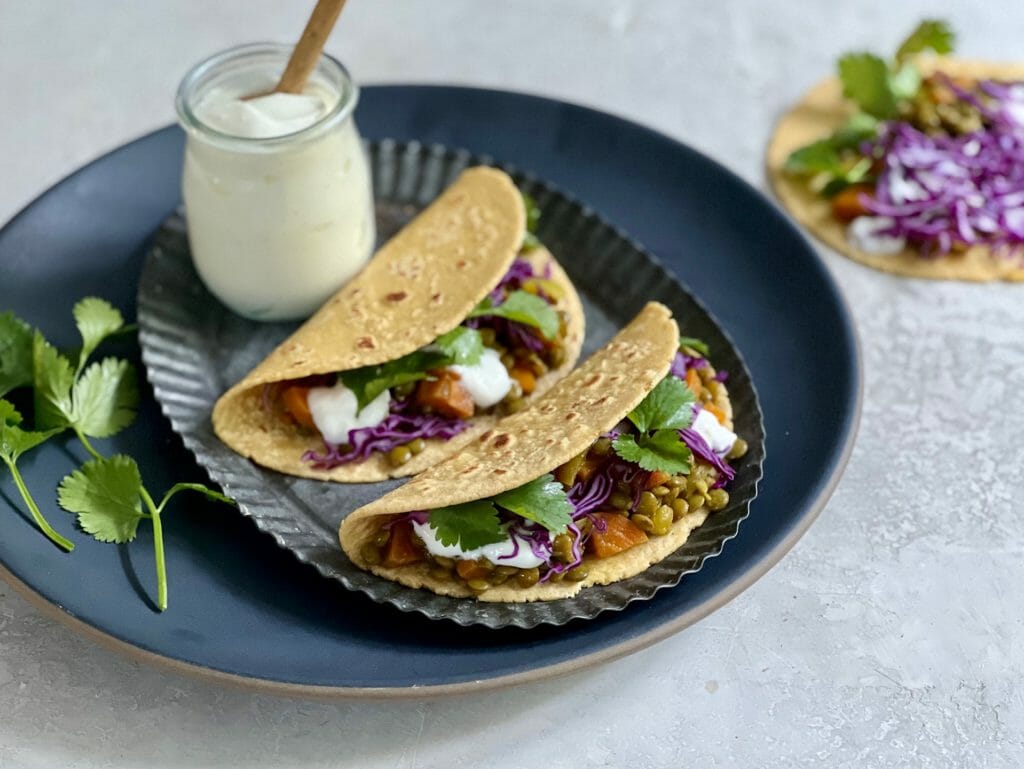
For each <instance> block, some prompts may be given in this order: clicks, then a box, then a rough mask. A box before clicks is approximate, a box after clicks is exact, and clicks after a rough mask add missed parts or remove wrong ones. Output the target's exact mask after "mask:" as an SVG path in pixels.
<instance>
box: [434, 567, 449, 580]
mask: <svg viewBox="0 0 1024 769" xmlns="http://www.w3.org/2000/svg"><path fill="white" fill-rule="evenodd" d="M430 576H431V577H432V578H433V579H443V580H448V579H450V578H451V576H452V575H451V572H449V571H448V569H444V568H442V567H440V566H435V567H434V568H433V569H431V570H430Z"/></svg>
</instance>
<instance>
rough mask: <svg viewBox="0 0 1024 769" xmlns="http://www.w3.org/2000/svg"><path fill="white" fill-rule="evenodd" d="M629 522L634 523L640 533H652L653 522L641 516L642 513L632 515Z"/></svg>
mask: <svg viewBox="0 0 1024 769" xmlns="http://www.w3.org/2000/svg"><path fill="white" fill-rule="evenodd" d="M629 520H631V521H632V522H633V523H635V524H636V525H637V526H638V527H639V528H640V530H641V531H645V532H647V533H648V534H653V533H654V521H652V520H651V517H650V516H648V515H643V514H642V513H634V514H633V515H631V516H630V517H629Z"/></svg>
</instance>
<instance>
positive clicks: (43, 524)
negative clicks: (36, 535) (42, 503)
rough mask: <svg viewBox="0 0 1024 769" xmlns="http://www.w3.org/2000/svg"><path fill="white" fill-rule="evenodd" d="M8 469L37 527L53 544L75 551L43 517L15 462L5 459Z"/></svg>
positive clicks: (72, 545) (71, 544)
mask: <svg viewBox="0 0 1024 769" xmlns="http://www.w3.org/2000/svg"><path fill="white" fill-rule="evenodd" d="M4 462H5V463H6V465H7V467H8V468H10V471H11V476H13V478H14V485H15V486H17V487H18V492H19V493H20V494H21V498H22V499H23V500H24V501H25V504H26V505H27V506H28V509H29V512H31V513H32V519H33V520H34V521H35V522H36V525H37V526H38V527H39V528H40V529H41V530H42V532H43V534H45V535H46V536H47V537H48V538H49V539H50V541H51V542H53V543H54V544H55V545H57V546H58V547H60V548H63V549H64V550H66V551H68V552H69V553H70V552H71V551H72V550H74V549H75V545H74V543H73V542H71V541H70V540H68V539H65V538H64V537H62V536H61V535H60V534H58V533H57V531H56V529H54V528H53V527H52V526H51V525H50V522H49V521H47V520H46V518H44V517H43V514H42V512H41V511H40V510H39V505H37V504H36V501H35V499H33V498H32V494H31V493H30V492H29V490H28V486H26V485H25V480H24V479H23V478H22V477H21V473H20V472H19V471H18V468H17V467H15V465H14V463H13V462H8V461H7V459H6V458H5V459H4Z"/></svg>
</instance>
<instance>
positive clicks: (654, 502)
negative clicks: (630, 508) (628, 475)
mask: <svg viewBox="0 0 1024 769" xmlns="http://www.w3.org/2000/svg"><path fill="white" fill-rule="evenodd" d="M657 509H658V498H657V497H655V496H654V494H652V493H651V492H649V491H645V492H643V493H642V494H640V502H639V503H638V504H637V506H636V511H637V512H638V513H641V514H642V515H652V514H653V513H654V511H655V510H657Z"/></svg>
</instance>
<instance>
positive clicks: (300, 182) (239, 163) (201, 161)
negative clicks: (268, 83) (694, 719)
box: [182, 83, 376, 320]
mask: <svg viewBox="0 0 1024 769" xmlns="http://www.w3.org/2000/svg"><path fill="white" fill-rule="evenodd" d="M239 88H241V86H239ZM245 93H251V90H248V87H247V88H246V89H245V90H238V89H236V90H235V91H234V92H231V91H228V90H225V89H224V88H214V89H212V90H210V91H209V92H208V93H206V94H203V95H202V96H201V98H200V99H199V101H198V102H197V103H196V104H195V105H194V107H193V112H194V114H195V116H196V118H197V119H198V121H199V122H200V123H201V124H202V125H203V126H205V128H207V129H213V130H214V131H217V132H219V133H221V134H227V135H228V136H231V137H237V138H236V139H233V140H232V139H224V138H219V137H217V136H215V135H209V134H207V133H206V132H205V131H203V130H198V129H193V130H190V132H189V141H188V147H187V150H186V153H185V166H184V173H183V179H182V192H183V196H184V200H185V208H186V216H187V222H188V234H189V243H190V246H191V250H192V257H193V261H194V263H195V266H196V269H197V271H198V272H199V275H200V277H201V278H202V279H203V282H204V283H205V284H206V285H207V287H208V288H209V289H210V291H212V292H213V294H214V295H216V296H217V298H218V299H220V300H221V301H222V302H223V303H224V304H226V305H227V306H228V307H230V308H231V309H233V310H234V311H235V312H237V313H239V314H240V315H243V316H245V317H248V318H253V319H255V320H287V319H297V318H303V317H306V316H308V315H310V314H311V313H312V312H313V311H315V310H316V309H317V308H318V307H320V305H322V304H323V303H324V302H325V301H326V300H327V299H328V298H329V297H330V296H331V295H332V294H333V293H334V292H335V291H337V289H338V288H340V287H341V286H342V285H343V284H344V283H346V282H347V281H348V280H349V279H350V278H351V277H352V276H353V275H355V274H356V272H358V271H359V270H360V269H361V268H362V266H363V265H364V264H365V263H366V262H367V260H368V259H369V258H370V255H371V252H372V250H373V245H374V240H375V237H376V234H375V225H374V218H373V195H372V190H371V184H370V173H369V169H368V165H367V161H366V156H365V154H364V152H363V148H362V146H361V144H360V140H359V134H358V132H357V130H356V126H355V122H354V121H353V120H352V118H351V117H347V118H346V119H344V120H342V121H337V122H336V123H334V124H328V125H325V126H323V127H322V129H317V130H318V132H315V133H312V134H308V135H307V134H304V133H302V132H303V130H304V129H308V128H310V127H311V126H313V125H314V124H315V123H317V122H318V121H320V120H321V119H322V118H324V117H325V116H326V115H327V114H328V113H329V112H330V111H331V110H332V109H333V107H334V105H335V104H336V103H337V101H338V94H337V93H333V92H331V91H330V90H329V89H328V88H327V87H326V85H325V84H322V83H321V84H317V83H314V84H313V85H311V86H310V87H309V88H308V89H307V91H306V92H305V93H302V94H271V95H268V96H262V97H258V98H255V99H251V100H249V101H243V100H241V99H239V98H238V96H239V95H241V94H245ZM292 136H293V137H294V138H279V139H276V140H273V142H272V143H268V142H269V140H272V139H273V137H292Z"/></svg>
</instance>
